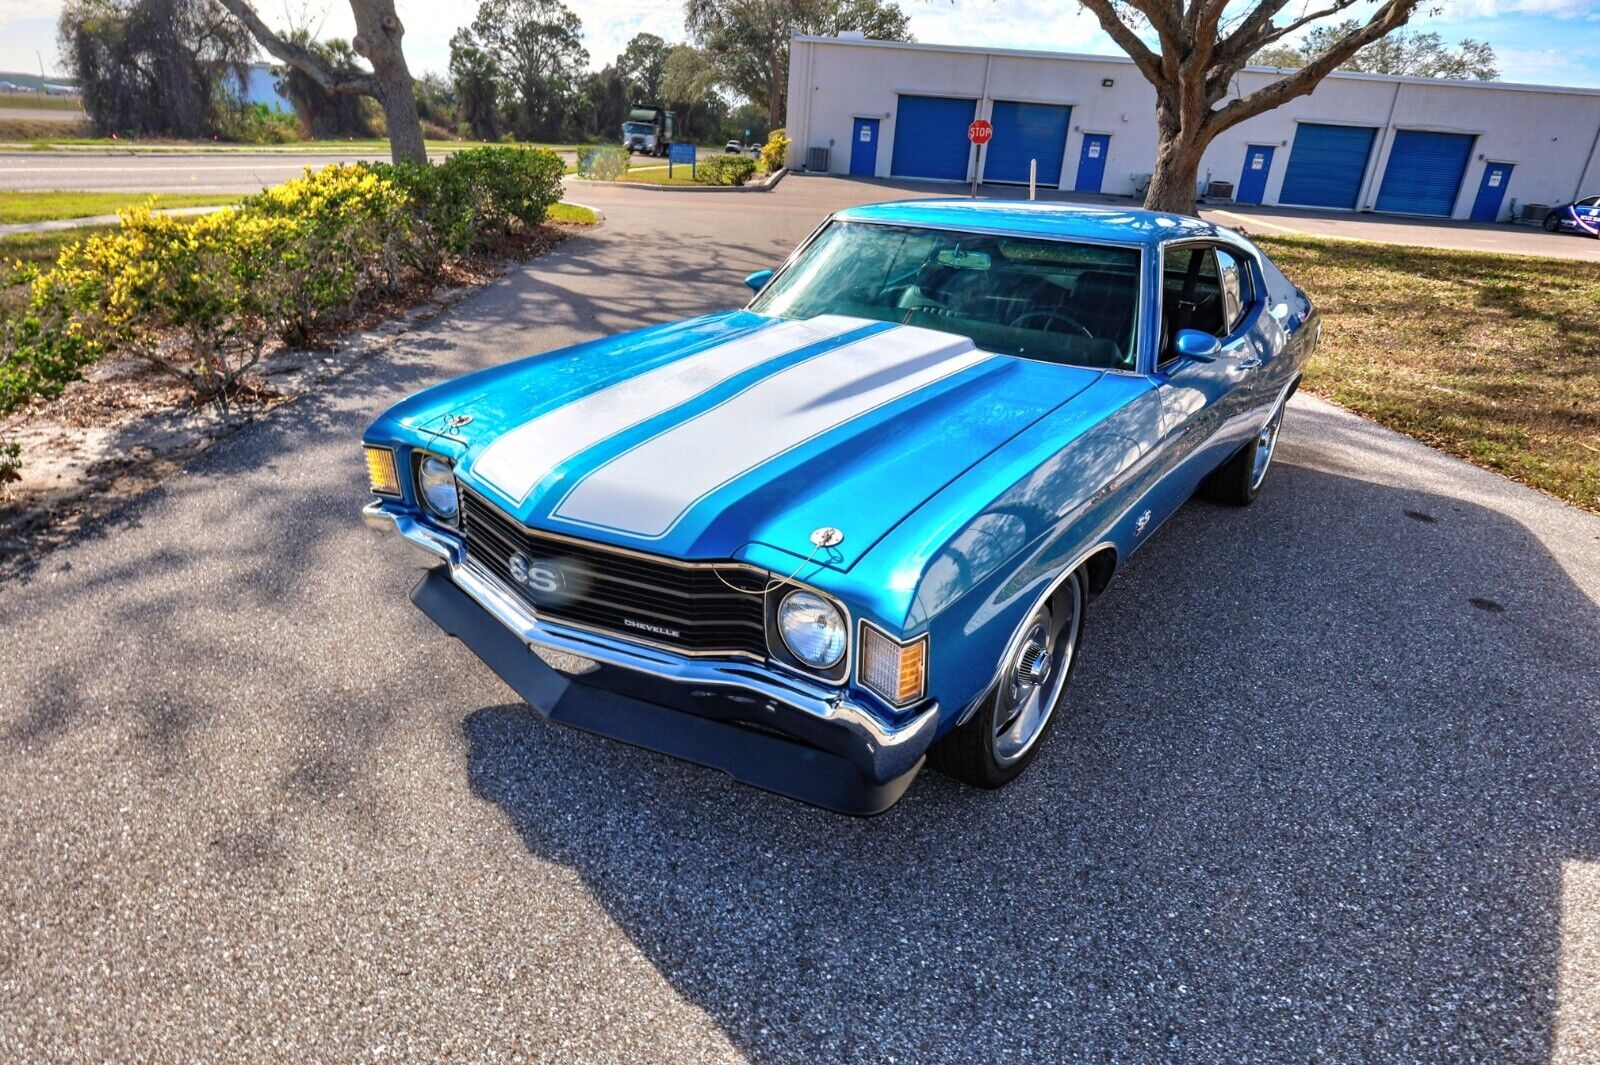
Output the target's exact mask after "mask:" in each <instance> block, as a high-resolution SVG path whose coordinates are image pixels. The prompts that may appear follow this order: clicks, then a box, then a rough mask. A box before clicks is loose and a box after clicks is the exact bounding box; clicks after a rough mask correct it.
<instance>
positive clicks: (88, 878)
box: [0, 179, 1600, 1063]
mask: <svg viewBox="0 0 1600 1065" xmlns="http://www.w3.org/2000/svg"><path fill="white" fill-rule="evenodd" d="M863 188H864V187H863V186H860V185H855V184H852V183H849V182H843V181H830V180H825V179H816V180H809V181H808V180H790V181H786V182H785V183H784V184H783V185H782V186H780V187H779V189H778V190H777V191H776V192H775V193H773V194H771V195H770V196H763V195H744V194H730V195H717V194H672V193H651V192H644V191H640V190H628V189H594V190H593V191H592V193H588V194H586V195H583V196H580V197H578V198H580V199H583V200H586V201H589V202H593V203H595V204H596V205H598V206H601V207H602V208H603V209H604V210H605V211H606V214H607V216H608V221H607V223H606V225H605V226H604V227H602V228H601V229H600V230H598V231H596V232H594V233H592V234H585V235H582V236H579V237H576V238H574V239H572V240H570V241H569V242H568V243H567V244H565V245H564V246H562V247H561V248H560V249H558V250H557V251H556V252H555V253H553V254H552V255H550V256H548V257H546V258H544V259H541V260H539V261H537V262H535V263H533V264H531V265H529V266H527V267H525V268H521V269H518V270H516V271H514V272H513V273H512V274H511V275H510V276H508V277H507V278H505V279H504V280H503V281H502V282H500V283H498V284H496V285H494V286H492V287H491V288H489V289H488V290H486V291H484V292H482V293H480V294H478V295H476V296H474V297H473V298H471V299H469V300H467V301H465V302H464V303H462V304H460V305H459V306H458V307H456V308H455V309H454V310H452V311H451V312H449V313H448V314H446V315H444V316H441V317H440V318H438V319H436V320H434V321H433V322H432V323H430V324H428V325H426V326H424V327H421V328H420V329H418V330H417V331H416V332H413V333H411V334H409V335H408V336H407V337H406V338H405V339H404V340H403V341H402V342H400V343H399V344H398V346H397V347H396V348H395V349H393V350H392V351H391V352H390V353H388V354H386V355H384V356H381V357H379V358H375V359H373V360H370V361H368V362H367V363H365V364H363V365H362V366H361V368H359V369H358V370H356V371H355V372H353V373H352V374H351V375H349V376H347V377H345V378H343V379H342V380H340V381H339V382H337V383H336V384H335V385H334V386H332V387H331V388H330V389H329V390H328V391H326V392H324V393H322V394H320V395H318V396H315V397H311V398H309V399H307V400H304V401H302V402H300V403H297V404H295V405H293V406H292V407H289V408H287V409H285V410H283V411H281V412H279V414H278V415H277V416H275V417H274V418H272V419H271V420H269V421H267V422H265V423H262V424H259V425H256V426H254V427H252V428H249V429H247V430H245V431H244V432H242V433H240V434H239V435H237V436H235V437H233V438H231V439H229V440H227V441H224V442H223V443H221V444H220V445H218V446H217V447H215V448H213V449H212V450H211V451H210V452H208V453H207V454H206V455H205V456H204V457H202V458H201V459H200V460H198V461H197V462H195V463H194V464H192V465H191V466H190V467H189V468H188V469H187V470H186V471H185V472H184V473H183V474H182V475H180V476H178V477H175V478H173V479H172V480H170V481H169V482H167V483H166V484H165V485H164V486H163V487H162V488H160V489H159V490H157V491H155V492H153V493H151V494H150V495H148V496H146V497H144V498H143V499H141V500H140V501H139V502H137V503H136V504H134V505H132V506H130V507H129V508H127V509H126V510H125V511H124V512H122V513H121V514H119V515H118V516H117V517H116V518H115V519H114V520H112V521H110V522H108V523H106V524H105V525H103V526H102V527H101V528H100V530H99V531H98V532H97V533H96V534H94V535H92V536H91V537H89V538H87V539H85V540H83V541H81V542H79V543H77V544H75V545H73V546H71V547H69V548H67V549H64V550H61V551H58V552H56V553H55V554H54V555H52V556H51V557H50V558H48V559H47V560H46V561H45V562H44V564H43V565H41V566H40V567H39V568H38V569H37V570H35V571H34V572H33V573H32V574H31V576H29V577H28V578H27V579H25V580H17V581H11V582H8V583H7V584H6V585H5V586H4V587H0V637H3V639H4V647H5V653H4V655H0V1060H3V1061H30V1062H32V1061H47V1060H48V1061H54V1060H64V1061H77V1060H94V1061H109V1060H148V1061H175V1062H177V1061H182V1062H189V1061H195V1060H229V1061H244V1060H261V1061H300V1060H305V1061H312V1060H317V1061H334V1060H337V1061H373V1060H419V1061H437V1060H442V1059H445V1058H447V1057H448V1058H449V1059H450V1060H468V1061H480V1060H481V1061H500V1060H507V1061H509V1060H537V1061H547V1060H548V1061H572V1062H636V1061H671V1062H680V1061H695V1062H700V1061H750V1062H762V1063H791V1062H792V1063H811V1062H818V1061H860V1062H874V1063H876V1062H889V1061H899V1062H946V1061H948V1062H963V1063H965V1062H979V1061H981V1062H989V1061H1002V1060H1037V1061H1069V1060H1092V1061H1129V1062H1149V1061H1174V1062H1178V1061H1182V1062H1189V1061H1218V1062H1240V1061H1273V1062H1276V1061H1311V1060H1326V1061H1337V1062H1354V1061H1459V1062H1487V1061H1495V1062H1545V1061H1552V1060H1554V1061H1560V1062H1590V1061H1593V1060H1595V1056H1596V1055H1597V1054H1600V781H1597V779H1596V771H1597V767H1600V713H1597V710H1600V608H1597V603H1600V520H1597V519H1596V518H1594V517H1592V516H1589V515H1585V514H1582V513H1580V512H1578V511H1575V510H1573V509H1571V508H1568V507H1565V506H1563V505H1561V504H1558V503H1555V502H1553V501H1551V500H1549V499H1547V498H1545V497H1543V496H1541V495H1538V494H1537V493H1534V492H1531V491H1528V490H1525V489H1522V488H1520V487H1518V486H1516V485H1514V484H1512V483H1510V482H1508V481H1505V480H1503V479H1501V478H1498V477H1496V476H1494V475H1492V474H1488V473H1485V472H1482V471H1479V470H1476V469H1474V468H1471V467H1469V466H1466V465H1464V464H1462V463H1460V462H1457V461H1455V460H1453V459H1449V458H1446V457H1443V456H1440V455H1438V454H1436V453H1434V452H1431V451H1429V450H1427V449H1426V448H1423V447H1421V446H1419V445H1417V444H1414V443H1412V442H1410V441H1408V440H1405V439H1403V438H1401V437H1398V436H1395V435H1394V434H1391V433H1389V432H1386V431H1384V430H1380V429H1377V428H1374V427H1373V426H1371V425H1369V424H1367V423H1364V422H1362V421H1360V420H1358V419H1356V418H1353V417H1351V416H1349V415H1346V414H1343V413H1341V412H1339V411H1336V410H1334V409H1332V408H1329V407H1327V406H1325V405H1322V404H1319V403H1317V402H1315V401H1312V400H1300V399H1297V400H1296V402H1295V403H1294V404H1293V405H1292V407H1291V410H1290V414H1289V417H1288V420H1287V423H1286V429H1285V436H1284V443H1283V449H1282V452H1281V457H1282V465H1281V466H1280V467H1279V468H1277V469H1276V470H1275V471H1274V473H1273V474H1272V477H1271V480H1270V482H1269V484H1268V486H1267V488H1266V490H1265V492H1264V494H1263V496H1262V498H1261V499H1260V500H1259V501H1258V503H1257V505H1256V506H1254V507H1252V508H1250V509H1249V510H1248V511H1235V510H1229V509H1224V508H1219V507H1215V506H1211V505H1207V504H1201V503H1195V504H1191V505H1190V506H1188V507H1186V508H1185V509H1184V510H1183V511H1182V512H1180V513H1179V514H1178V515H1177V516H1176V517H1175V518H1174V519H1173V520H1172V521H1171V522H1169V523H1168V525H1167V526H1166V527H1165V528H1163V529H1162V530H1161V531H1160V532H1159V533H1158V534H1157V535H1156V536H1155V537H1154V538H1153V539H1152V541H1151V543H1150V544H1149V546H1148V547H1147V548H1146V549H1145V550H1144V551H1143V552H1141V554H1140V555H1139V556H1138V557H1137V558H1136V559H1135V560H1134V561H1133V562H1132V563H1131V565H1130V567H1129V568H1128V570H1127V571H1126V572H1125V573H1124V574H1123V575H1122V576H1121V577H1119V578H1118V579H1117V581H1115V582H1114V583H1113V585H1112V587H1111V589H1110V591H1109V592H1108V594H1107V595H1106V596H1105V597H1104V598H1103V599H1102V600H1100V601H1099V603H1098V604H1096V608H1095V610H1094V612H1093V613H1092V614H1091V616H1090V619H1089V624H1090V627H1089V629H1088V632H1087V644H1086V648H1085V652H1084V653H1085V657H1084V659H1083V660H1082V662H1081V666H1080V672H1079V673H1078V675H1077V678H1076V680H1075V687H1074V692H1075V698H1074V702H1073V706H1072V712H1071V714H1070V716H1069V717H1067V718H1066V719H1065V720H1064V721H1063V722H1062V727H1061V728H1059V729H1058V730H1057V731H1056V733H1055V734H1054V736H1053V737H1052V740H1051V742H1050V744H1049V746H1048V748H1047V749H1046V750H1045V751H1044V752H1043V753H1042V754H1041V756H1040V758H1039V759H1038V761H1037V762H1036V763H1035V764H1034V766H1033V768H1032V769H1031V770H1030V771H1029V773H1028V774H1027V775H1026V776H1025V777H1024V778H1023V779H1022V780H1021V781H1019V782H1018V784H1017V785H1016V786H1014V787H1012V788H1011V789H1009V790H1006V791H1003V792H998V793H980V792H976V791H973V790H968V789H965V788H963V787H960V786H958V785H956V784H953V783H951V782H949V781H947V780H945V779H943V778H940V777H938V776H936V775H934V774H931V773H929V774H925V775H924V776H923V777H922V779H921V780H919V781H918V783H917V784H916V785H915V786H914V787H913V789H912V790H911V792H910V793H909V794H908V796H907V797H906V799H905V800H904V801H903V802H902V803H901V804H900V805H899V806H898V807H896V808H895V809H894V810H892V811H890V812H889V813H888V814H886V815H884V816H882V817H879V818H877V819H874V820H870V821H857V820H850V819H845V818H840V817H837V816H834V815H830V814H825V813H820V812H817V811H814V810H811V809H809V808H805V807H801V806H798V805H796V804H793V803H791V802H788V801H786V800H783V799H778V798H774V797H771V796H768V795H765V794H762V793H759V792H755V791H752V790H749V789H747V788H744V787H741V786H739V785H737V784H735V783H733V782H731V781H729V780H728V779H726V778H724V777H721V776H719V775H717V774H714V773H711V772H708V771H705V770H701V769H698V768H694V767H690V766H685V765H681V764H679V763H676V762H672V761H669V760H667V759H665V758H661V757H658V756H655V755H651V754H647V753H643V752H640V751H637V750H634V749H631V748H627V747H624V746H621V745H618V744H615V743H611V742H608V741H604V740H599V739H595V738H593V737H590V736H587V735H582V734H577V733H573V732H570V731H566V730H563V729H561V728H559V727H558V726H552V725H548V724H546V723H544V722H543V721H542V720H541V719H540V718H539V717H537V716H536V715H535V714H533V713H532V712H531V711H529V710H528V709H527V708H526V707H524V706H521V705H519V703H518V702H517V701H516V699H515V698H514V697H513V695H512V694H511V693H510V691H509V690H508V689H506V688H505V687H504V686H503V685H502V684H501V683H500V682H499V681H498V680H496V679H495V678H494V677H493V676H492V675H491V674H490V673H489V672H488V671H487V670H486V669H485V668H483V667H481V666H480V665H479V664H478V663H477V662H476V660H475V659H473V657H472V656H471V655H470V654H469V653H468V652H466V651H465V650H464V649H463V648H461V647H460V646H459V645H456V644H454V643H452V642H451V641H449V640H447V639H445V638H443V637H441V636H440V635H439V634H438V633H437V632H436V631H434V630H433V629H432V627H431V626H430V625H429V624H428V623H427V622H425V621H424V619H423V618H422V617H421V615H420V614H418V613H417V612H416V611H415V610H414V609H413V608H412V607H411V606H410V604H409V603H408V602H407V601H406V598H405V597H406V593H407V590H408V589H409V587H410V586H411V584H412V583H413V582H414V581H415V580H416V579H417V577H418V575H419V573H420V572H421V571H420V569H419V568H418V567H417V564H416V563H414V562H413V561H412V559H411V558H410V557H409V556H407V555H404V554H401V553H399V552H398V551H396V550H394V549H393V545H391V544H386V543H384V542H383V541H382V540H381V539H377V538H375V537H374V536H373V534H371V533H369V532H367V531H366V530H365V529H363V528H362V527H361V526H360V525H359V522H358V521H357V510H358V508H359V506H360V504H361V503H362V502H363V501H364V492H363V487H364V486H363V470H362V465H361V462H360V453H359V449H358V447H357V439H358V436H359V433H360V431H361V429H362V427H363V426H364V425H365V424H366V422H367V421H368V419H370V418H371V417H372V416H373V415H374V414H376V413H377V412H378V411H380V410H381V409H382V408H384V407H385V406H387V405H388V404H389V403H391V402H393V401H394V400H396V399H398V398H399V397H401V396H403V395H405V394H406V393H408V392H410V391H411V390H414V389H416V388H418V387H421V386H423V385H427V384H430V383H433V382H435V381H438V380H440V379H442V378H445V377H448V376H451V375H454V374H457V373H460V372H462V371H465V370H469V369H474V368H477V367H481V366H486V365H490V364H493V363H496V362H499V361H502V360H504V359H506V358H509V357H511V356H513V355H517V354H520V353H524V352H528V351H533V350H537V349H541V348H545V347H549V346H552V345H556V344H563V343H568V342H571V341H576V340H581V339H586V338H590V337H593V336H596V335H599V334H603V333H609V332H613V331H616V330H620V329H623V328H627V327H630V326H633V325H636V324H639V323H643V322H654V321H662V320H666V319H670V318H675V317H679V316H683V315H688V314H693V313H698V312H700V311H703V310H707V309H711V308H716V307H722V306H727V305H729V304H732V303H735V302H738V301H740V300H741V299H742V295H743V290H742V288H741V287H740V285H739V278H740V277H742V276H743V274H744V273H746V272H747V271H749V270H753V269H756V268H758V267H761V266H767V265H772V264H774V263H775V262H776V261H778V259H779V258H780V257H781V256H782V255H783V254H784V252H785V251H786V249H787V248H788V247H790V246H791V245H792V244H793V243H794V242H795V241H796V240H798V239H799V238H800V237H802V236H803V235H804V234H805V233H806V232H807V231H808V230H809V229H810V227H811V226H812V225H814V224H815V222H816V221H817V220H818V219H819V217H820V216H821V215H822V214H823V213H824V212H825V211H826V210H827V209H828V208H830V207H833V206H838V205H840V204H841V203H842V202H844V201H846V200H848V199H851V198H856V197H859V196H860V195H862V193H863ZM884 195H898V193H896V192H894V190H885V192H884Z"/></svg>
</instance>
